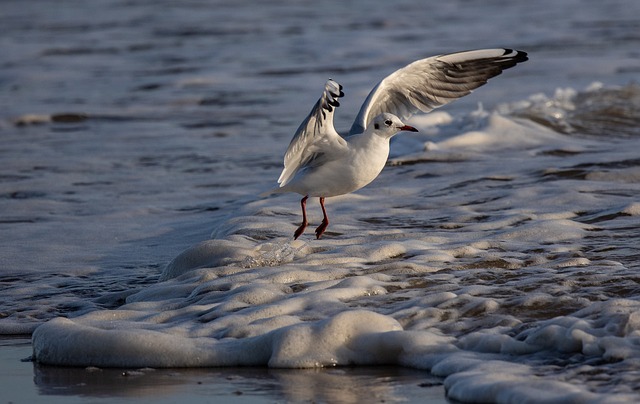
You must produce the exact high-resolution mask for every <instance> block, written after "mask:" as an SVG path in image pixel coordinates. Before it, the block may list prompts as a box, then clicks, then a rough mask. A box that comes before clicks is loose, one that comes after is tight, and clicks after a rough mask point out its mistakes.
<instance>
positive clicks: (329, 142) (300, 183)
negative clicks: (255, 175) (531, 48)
mask: <svg viewBox="0 0 640 404" xmlns="http://www.w3.org/2000/svg"><path fill="white" fill-rule="evenodd" d="M526 60H528V58H527V54H526V52H522V51H518V50H513V49H480V50H472V51H465V52H456V53H450V54H443V55H439V56H432V57H428V58H426V59H420V60H417V61H415V62H413V63H411V64H409V65H407V66H405V67H403V68H401V69H399V70H396V71H395V72H393V73H391V74H390V75H388V76H387V77H385V78H384V79H383V80H382V81H380V82H379V83H378V84H377V85H376V86H375V87H374V88H373V90H371V92H370V93H369V95H368V96H367V98H366V99H365V101H364V103H363V104H362V107H361V108H360V112H359V113H358V115H357V116H356V119H355V121H354V122H353V125H352V126H351V129H350V130H349V133H348V134H346V135H345V136H341V135H340V134H338V132H336V130H335V128H334V126H333V114H334V112H335V109H336V108H337V107H339V106H340V102H339V101H338V99H339V98H340V97H343V96H344V92H343V91H342V86H341V85H340V84H338V83H337V82H335V81H333V80H331V79H329V81H327V82H326V84H325V87H324V91H323V93H322V96H321V97H320V99H319V100H318V101H317V102H316V104H315V105H314V107H313V109H312V110H311V113H310V114H309V116H307V117H306V119H305V120H304V121H303V122H302V124H300V127H299V128H298V130H297V131H296V133H295V135H294V136H293V139H292V140H291V143H289V147H288V148H287V151H286V153H285V155H284V169H283V170H282V174H280V178H279V179H278V184H279V185H280V187H279V188H276V189H275V190H273V191H271V192H272V193H282V192H294V193H298V194H300V195H302V196H303V197H302V200H301V201H300V206H301V208H302V224H300V226H299V227H298V228H297V229H296V231H295V233H294V235H293V237H294V239H297V238H298V237H300V235H302V234H303V233H304V231H305V229H306V227H307V225H308V221H307V209H306V205H307V199H309V197H317V198H319V200H320V206H321V208H322V214H323V219H322V223H321V224H320V226H318V228H316V231H315V234H316V238H317V239H320V237H322V235H323V234H324V232H325V230H326V229H327V227H328V226H329V217H328V216H327V211H326V209H325V206H324V201H325V198H328V197H332V196H337V195H344V194H348V193H351V192H354V191H357V190H358V189H360V188H362V187H364V186H366V185H368V184H369V183H370V182H371V181H373V180H374V179H375V178H376V177H377V176H378V174H380V172H381V171H382V169H383V168H384V166H385V164H386V162H387V158H388V157H389V141H390V139H391V138H392V137H393V136H395V135H396V134H397V133H399V132H402V131H408V132H417V131H418V130H417V129H416V128H414V127H412V126H409V125H406V124H404V123H403V122H402V121H403V120H406V119H408V118H410V117H411V116H412V115H414V114H416V113H418V112H429V111H431V110H433V109H435V108H438V107H440V106H442V105H445V104H448V103H449V102H451V101H453V100H455V99H457V98H460V97H463V96H465V95H467V94H469V93H471V92H472V91H473V90H475V89H476V88H478V87H480V86H482V85H484V84H485V83H486V82H487V80H489V79H490V78H492V77H495V76H497V75H499V74H500V73H502V71H503V70H505V69H509V68H511V67H513V66H515V65H516V64H518V63H521V62H524V61H526Z"/></svg>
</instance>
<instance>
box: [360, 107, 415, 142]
mask: <svg viewBox="0 0 640 404" xmlns="http://www.w3.org/2000/svg"><path fill="white" fill-rule="evenodd" d="M370 129H371V130H373V132H374V133H375V134H376V135H378V136H381V137H383V138H387V139H389V138H391V137H392V136H393V135H395V134H396V133H398V132H401V131H403V130H404V131H408V132H417V131H418V129H416V128H414V127H413V126H409V125H405V124H404V123H403V122H402V121H401V120H400V118H398V117H397V116H395V115H393V114H390V113H387V112H385V113H383V114H380V115H378V116H376V117H375V118H373V121H371V124H370Z"/></svg>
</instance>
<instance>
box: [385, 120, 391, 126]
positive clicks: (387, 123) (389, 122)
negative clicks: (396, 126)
mask: <svg viewBox="0 0 640 404" xmlns="http://www.w3.org/2000/svg"><path fill="white" fill-rule="evenodd" d="M392 123H393V122H391V119H387V120H386V121H384V124H385V125H387V126H391V124H392Z"/></svg>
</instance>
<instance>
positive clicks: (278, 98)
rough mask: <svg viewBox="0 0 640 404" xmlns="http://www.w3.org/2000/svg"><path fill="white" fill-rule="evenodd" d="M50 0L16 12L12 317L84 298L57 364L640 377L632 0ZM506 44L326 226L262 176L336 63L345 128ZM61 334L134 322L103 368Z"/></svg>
mask: <svg viewBox="0 0 640 404" xmlns="http://www.w3.org/2000/svg"><path fill="white" fill-rule="evenodd" d="M56 4H57V6H56V7H55V8H53V7H51V6H50V5H48V4H47V5H44V3H41V2H39V1H34V2H30V3H29V6H25V5H24V4H23V3H22V2H19V1H8V2H5V4H4V5H3V12H2V14H0V23H2V26H3V30H4V31H5V33H4V35H3V39H2V41H0V46H1V47H2V49H3V55H5V56H4V58H3V61H2V62H1V64H0V83H2V84H3V87H4V88H6V90H7V91H3V92H1V93H0V103H1V105H2V109H1V112H0V136H2V139H3V141H2V147H0V160H1V161H2V164H1V165H0V212H1V213H0V229H1V231H0V240H1V242H0V264H1V269H0V285H2V286H1V287H2V293H3V296H5V299H3V301H2V302H0V313H1V314H0V332H2V333H4V334H15V333H31V332H32V331H33V330H34V329H35V328H36V327H38V326H39V325H40V324H42V323H43V322H45V321H47V320H50V319H53V318H56V317H66V318H70V319H71V321H66V322H65V321H62V320H55V321H53V322H51V323H48V324H47V326H46V327H43V328H42V329H41V331H39V333H38V334H37V338H36V339H35V340H34V342H35V345H34V346H35V348H36V356H38V355H40V358H41V360H42V361H44V362H51V363H57V362H60V360H59V358H58V357H57V356H56V355H60V356H64V357H67V358H70V359H67V360H68V361H70V362H72V363H71V364H75V365H79V366H86V365H88V364H94V365H97V366H111V365H117V366H133V367H145V366H167V365H171V366H176V365H178V366H211V365H215V366H217V365H219V364H220V363H223V364H229V365H234V366H236V365H241V364H252V365H261V366H266V365H270V366H272V367H309V366H312V367H313V366H329V365H346V364H362V365H365V364H366V365H370V364H394V365H401V366H405V367H413V368H420V369H428V370H430V371H431V372H432V373H434V374H435V375H437V376H440V377H444V378H445V386H446V388H447V389H448V394H449V397H450V398H453V399H456V400H460V401H468V400H469V399H470V398H471V397H478V396H482V397H485V398H486V399H487V400H490V401H502V402H507V401H509V400H518V399H526V398H530V397H536V396H535V394H537V393H535V394H534V393H532V392H530V391H529V390H528V389H527V388H523V383H524V382H525V381H527V383H529V381H530V380H531V379H532V378H535V379H536V380H537V383H539V384H536V386H538V387H541V388H544V390H545V391H548V392H549V393H548V394H549V399H550V400H556V401H562V400H563V399H566V398H567V397H569V396H570V397H573V398H575V399H578V400H587V399H589V400H608V399H610V400H620V401H630V402H633V401H635V400H636V399H637V393H638V392H637V390H636V389H635V387H634V386H635V385H636V384H637V381H638V379H637V377H638V375H637V372H636V371H635V370H634V369H635V368H636V364H637V360H638V357H639V355H638V354H639V351H638V349H637V333H638V328H637V319H636V314H635V313H636V311H637V304H638V303H637V300H638V296H639V293H638V288H639V287H638V277H637V275H636V271H637V269H638V262H639V260H638V257H639V250H638V247H637V235H638V233H637V229H638V224H639V223H638V216H639V215H640V205H639V203H638V200H639V198H638V195H639V191H640V188H639V186H638V182H639V179H640V168H639V166H640V163H639V162H640V160H639V159H638V157H637V156H638V153H637V150H638V142H639V140H638V139H639V135H640V131H639V130H638V128H639V127H640V125H639V124H640V122H639V121H640V119H639V118H638V117H639V116H640V113H639V112H638V111H640V88H639V87H638V85H637V84H633V81H634V80H635V79H636V78H637V76H638V72H640V60H639V54H638V52H637V49H638V45H639V42H640V36H638V32H640V30H639V29H638V28H640V20H639V19H638V17H637V15H639V14H640V13H638V11H640V10H639V8H640V6H639V5H638V4H636V2H632V1H617V2H613V3H607V4H600V3H599V2H589V1H587V2H579V1H575V2H574V1H568V2H563V3H561V4H556V3H555V2H536V3H535V4H534V3H531V4H519V3H517V2H492V3H489V4H483V5H482V6H480V5H475V4H469V3H467V2H463V1H460V2H457V1H454V2H448V3H446V4H437V5H431V6H429V7H426V6H425V5H424V3H423V2H409V1H407V2H401V3H394V4H393V5H391V4H387V2H375V3H371V2H367V3H364V2H362V3H360V2H349V3H348V4H346V3H344V2H328V3H323V4H316V3H311V2H309V3H304V2H302V3H295V4H289V3H288V2H277V1H274V2H269V3H268V4H265V5H264V7H261V8H260V9H259V10H258V9H255V7H253V6H252V4H250V3H247V4H244V3H243V2H240V3H238V2H236V3H233V4H228V2H215V1H212V2H209V1H194V2H189V3H181V4H180V5H178V4H174V3H172V2H151V3H146V2H120V1H106V0H105V1H94V2H90V3H86V4H85V3H82V4H81V5H79V4H78V3H76V2H73V1H68V2H67V1H63V2H57V3H56ZM363 9H366V10H367V12H366V13H365V12H362V10H363ZM505 33H508V35H505ZM491 46H508V47H514V48H518V49H522V50H525V51H527V52H529V56H530V60H529V61H528V62H527V63H525V64H523V65H521V66H518V67H516V68H514V69H511V70H509V71H506V72H505V73H504V74H503V75H501V76H500V77H497V78H495V79H493V80H492V81H491V82H490V83H489V84H488V85H487V86H485V87H482V88H481V89H479V90H478V91H476V92H475V93H474V94H472V95H471V96H468V97H465V98H464V99H461V100H458V101H457V102H455V103H453V104H451V105H450V106H447V107H446V108H444V109H442V110H440V111H438V112H435V113H432V114H429V115H426V116H417V117H415V119H414V120H413V121H412V124H413V125H414V126H416V127H418V128H419V129H420V131H421V132H420V133H418V134H403V135H402V136H398V137H397V138H396V139H394V142H393V144H392V159H391V163H390V165H389V167H387V168H386V169H385V170H384V171H383V173H382V174H381V176H380V177H379V178H378V179H377V180H376V181H375V182H374V183H372V184H371V185H370V186H368V187H366V188H365V189H363V190H361V191H359V192H357V193H356V194H353V195H347V196H343V197H337V198H332V199H329V200H328V203H327V208H328V210H329V213H330V215H331V218H332V223H331V226H330V227H329V230H328V231H327V233H326V236H325V238H323V239H322V240H319V241H317V240H314V239H313V237H312V233H310V232H309V233H308V234H307V235H305V236H304V237H302V238H301V239H300V240H299V241H296V242H291V235H292V233H293V230H294V229H295V227H296V226H297V224H298V221H299V220H300V217H299V211H298V210H299V205H298V201H299V199H298V197H297V196H294V195H287V196H285V195H283V196H278V197H271V198H261V197H259V196H258V195H259V194H260V193H261V192H262V191H265V190H267V189H269V188H271V187H273V186H275V180H276V179H277V176H278V174H279V171H280V169H281V164H282V162H281V159H282V153H283V152H284V150H285V149H286V146H287V144H288V142H289V140H290V138H291V136H292V134H293V132H294V131H295V129H296V128H297V126H298V124H299V122H300V121H301V120H302V119H303V118H304V116H305V115H306V114H307V113H308V111H309V109H310V108H311V106H312V105H313V103H314V102H315V101H316V99H317V97H318V96H319V94H320V91H321V89H322V85H323V84H324V81H325V80H326V79H327V78H328V77H332V78H333V79H335V80H337V81H339V82H340V83H341V84H343V86H344V87H345V93H346V97H345V99H344V100H345V101H344V103H343V106H342V107H341V108H340V110H339V111H338V113H337V114H336V125H337V126H338V127H339V128H348V127H349V126H350V124H351V119H352V117H353V116H355V112H356V111H357V109H358V107H359V105H360V102H361V101H362V100H363V99H364V97H365V96H366V93H367V92H368V91H369V90H370V88H371V87H372V86H373V85H374V84H375V82H376V81H377V80H379V79H381V78H382V77H384V75H386V74H388V73H390V72H392V71H393V70H394V69H396V68H398V67H401V66H402V65H404V64H406V63H408V62H410V61H412V60H415V59H417V58H421V57H425V56H430V55H433V54H438V53H442V52H447V51H456V50H462V49H472V48H483V47H491ZM594 83H601V84H594ZM479 103H481V106H479V105H478V104H479ZM309 213H310V216H311V221H312V225H313V224H314V223H315V221H318V219H319V217H318V215H319V207H318V206H317V204H316V203H315V201H314V202H313V203H311V201H310V203H309ZM210 238H211V240H212V241H205V240H208V239H210ZM201 242H203V244H199V243H201ZM172 260H173V261H172ZM171 261H172V263H171V264H170V265H169V266H168V267H167V263H169V262H171ZM159 281H160V282H159ZM105 309H107V310H105ZM114 309H115V310H114ZM354 310H361V311H354ZM87 327H88V328H87ZM105 328H106V329H110V330H112V331H110V332H109V333H108V334H103V333H102V332H101V331H100V330H103V329H105ZM156 333H158V335H156ZM54 335H64V336H65V337H67V338H70V339H69V340H70V341H72V340H74V338H75V339H77V340H80V341H84V340H86V339H87V337H88V336H89V335H90V336H92V337H95V338H96V339H97V340H101V338H105V340H101V341H103V342H104V343H105V346H109V345H108V344H115V345H114V346H115V347H116V348H117V347H118V346H121V345H122V343H123V342H125V341H129V340H130V339H131V338H133V339H138V340H139V341H140V345H138V346H137V348H136V349H132V350H129V351H126V352H122V353H121V355H119V356H118V357H117V360H116V361H117V362H118V363H111V362H110V361H111V360H112V359H110V358H109V357H108V356H107V355H106V354H105V353H104V352H103V351H100V347H95V346H92V345H91V344H89V345H88V346H86V347H85V348H86V350H84V351H83V350H80V351H82V352H79V351H77V350H75V348H73V347H69V346H65V345H64V344H62V345H55V344H53V343H52V341H55V338H53V336H54ZM156 338H157V340H162V341H164V342H163V344H167V345H162V344H161V345H160V346H158V345H154V343H153V342H152V341H154V340H156ZM352 338H355V339H352ZM326 339H328V340H327V341H328V342H326V344H325V345H323V342H322V341H325V340H326ZM381 339H382V340H381ZM218 341H219V342H220V343H218ZM354 341H355V342H354ZM261 344H267V345H268V346H269V347H270V349H263V348H260V346H262V345H261ZM288 344H289V345H288ZM354 344H355V345H354ZM125 345H126V344H125ZM287 347H289V348H287ZM163 349H169V351H170V352H168V353H166V355H165V356H163V358H164V359H163V360H164V362H163V360H158V361H157V362H155V363H153V364H152V363H149V362H150V361H151V359H153V360H156V359H157V358H158V356H159V355H158V352H159V350H160V351H162V350H163ZM45 351H46V354H45ZM56 352H57V353H56ZM101 352H102V353H101ZM185 352H187V353H189V355H187V356H186V357H187V358H197V359H193V360H192V361H189V360H184V361H183V362H181V363H177V364H176V363H175V361H176V358H180V357H185V355H184V354H185ZM212 352H213V353H212ZM201 354H202V355H201ZM207 355H208V356H207ZM87 358H92V359H91V360H88V359H87ZM92 361H95V363H94V362H92ZM88 362H91V363H88Z"/></svg>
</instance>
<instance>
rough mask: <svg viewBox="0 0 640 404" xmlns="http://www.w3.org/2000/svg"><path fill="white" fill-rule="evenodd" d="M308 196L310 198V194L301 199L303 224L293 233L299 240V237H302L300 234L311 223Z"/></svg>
mask: <svg viewBox="0 0 640 404" xmlns="http://www.w3.org/2000/svg"><path fill="white" fill-rule="evenodd" d="M308 198H309V195H307V196H305V197H304V198H302V200H301V201H300V206H301V207H302V224H301V225H300V227H298V229H297V230H296V232H295V233H293V239H294V240H297V239H298V237H300V235H301V234H302V233H304V229H306V228H307V224H309V222H307V199H308Z"/></svg>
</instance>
